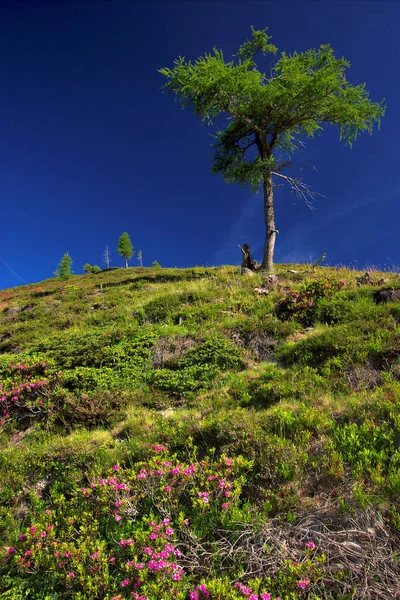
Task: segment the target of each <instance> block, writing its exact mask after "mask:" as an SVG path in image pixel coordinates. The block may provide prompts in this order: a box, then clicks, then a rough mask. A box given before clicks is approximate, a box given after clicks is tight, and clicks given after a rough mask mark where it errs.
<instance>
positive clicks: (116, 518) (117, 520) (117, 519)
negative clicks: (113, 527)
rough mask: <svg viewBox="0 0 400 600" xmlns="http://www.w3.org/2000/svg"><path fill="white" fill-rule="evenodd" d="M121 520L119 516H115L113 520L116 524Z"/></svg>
mask: <svg viewBox="0 0 400 600" xmlns="http://www.w3.org/2000/svg"><path fill="white" fill-rule="evenodd" d="M121 519H122V517H121V515H115V520H116V522H117V523H119V521H120V520H121Z"/></svg>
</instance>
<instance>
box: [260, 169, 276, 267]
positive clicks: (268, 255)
mask: <svg viewBox="0 0 400 600" xmlns="http://www.w3.org/2000/svg"><path fill="white" fill-rule="evenodd" d="M263 192H264V219H265V244H264V256H263V261H262V264H261V268H262V269H266V270H267V271H269V272H271V273H273V272H274V248H275V238H276V229H275V211H274V190H273V187H272V174H271V173H268V174H266V175H265V176H264V181H263Z"/></svg>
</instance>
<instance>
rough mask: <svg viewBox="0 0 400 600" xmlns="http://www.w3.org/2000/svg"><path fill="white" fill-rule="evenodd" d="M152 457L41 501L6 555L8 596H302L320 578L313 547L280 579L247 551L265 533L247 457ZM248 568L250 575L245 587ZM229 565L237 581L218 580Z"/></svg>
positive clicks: (160, 449)
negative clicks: (247, 491) (249, 499)
mask: <svg viewBox="0 0 400 600" xmlns="http://www.w3.org/2000/svg"><path fill="white" fill-rule="evenodd" d="M153 454H154V456H153V457H151V458H150V459H149V460H147V461H145V462H143V463H138V464H136V465H135V466H134V468H133V469H125V468H123V467H121V466H120V465H119V464H116V465H114V467H113V469H112V471H111V472H110V473H108V474H106V476H104V477H100V478H96V479H95V480H93V481H92V482H91V483H90V484H88V485H87V486H86V487H81V488H78V489H76V490H75V491H74V492H73V493H72V495H71V496H69V497H66V496H64V495H63V494H62V493H59V492H57V490H54V491H53V492H52V494H51V498H50V502H49V503H44V502H43V501H36V502H35V503H34V505H33V507H32V509H31V511H30V513H29V516H28V518H27V522H26V526H25V529H24V531H23V532H21V534H20V535H19V536H18V539H16V540H15V543H14V545H13V546H10V547H9V548H8V550H7V559H6V561H5V564H4V566H3V568H2V573H1V576H0V584H1V586H2V589H3V590H4V592H3V594H6V595H2V596H1V597H3V598H6V597H7V598H12V599H14V598H15V599H16V598H19V597H26V596H27V595H29V596H30V597H34V598H39V597H46V598H50V597H52V598H53V597H58V596H59V595H60V597H62V598H66V599H68V598H76V599H79V600H86V599H87V600H89V599H91V598H110V599H111V598H112V599H113V600H117V599H120V600H122V599H123V598H128V597H129V598H132V597H133V598H135V599H137V600H140V599H142V600H154V599H155V598H157V599H159V600H167V599H169V598H171V597H175V598H178V599H181V600H184V599H188V598H190V599H191V600H199V599H200V598H201V599H203V598H205V599H206V598H220V600H221V599H222V600H228V598H229V599H232V598H238V599H239V598H245V597H248V598H249V600H250V598H251V600H255V599H256V598H257V600H258V598H260V599H261V600H271V597H272V596H271V594H273V595H274V597H275V598H276V595H277V594H278V593H280V594H286V596H285V597H290V598H293V599H296V598H298V597H303V590H307V591H308V589H310V588H311V587H312V585H313V584H314V582H317V581H318V579H319V578H320V576H321V565H322V564H323V562H324V560H325V557H323V556H317V555H316V552H315V549H316V545H315V543H312V542H308V543H307V544H305V543H304V546H303V548H304V550H303V556H304V559H303V561H301V564H299V563H296V564H294V563H292V562H291V561H287V563H286V564H284V566H283V567H282V568H281V569H280V570H278V572H277V573H274V576H273V577H269V578H267V579H265V565H267V564H269V562H270V561H269V557H268V553H267V554H266V555H265V558H262V557H260V558H259V559H258V563H257V564H258V566H257V568H256V569H255V568H254V567H255V563H254V562H253V560H254V557H255V555H256V553H257V554H258V550H257V549H253V550H252V551H251V552H250V553H249V552H248V550H246V548H248V547H252V545H253V544H254V543H255V540H256V539H260V541H261V540H262V537H260V536H259V534H258V533H257V528H256V527H254V525H251V524H250V523H249V521H250V520H251V513H250V512H249V508H248V506H247V505H246V504H245V503H243V502H242V500H241V494H242V488H243V485H244V483H245V481H246V472H247V471H248V470H249V468H251V463H249V461H246V460H245V459H243V458H242V457H240V456H239V457H236V458H229V457H228V456H226V455H223V456H221V457H220V459H214V458H213V456H212V454H211V455H208V456H207V457H205V458H204V459H203V460H202V461H201V462H198V461H196V460H195V459H193V458H192V460H190V458H189V462H182V461H180V460H178V459H177V457H176V456H174V455H169V454H168V451H167V448H166V447H165V446H163V445H154V446H153ZM238 524H240V525H238ZM257 545H258V544H257ZM271 550H272V549H271ZM253 555H254V556H253ZM248 564H249V565H250V564H252V565H253V566H252V573H253V578H252V580H251V581H250V582H247V581H246V582H245V583H242V582H241V581H238V579H239V578H240V577H241V576H242V573H244V572H245V571H246V570H247V565H248ZM227 568H229V572H230V581H231V583H230V582H228V580H227V579H225V578H224V577H223V576H222V577H221V569H223V570H225V569H227ZM257 576H258V577H259V578H258V579H257ZM232 579H233V581H235V579H237V581H236V583H233V582H232ZM251 594H252V595H251ZM287 594H289V596H288V595H287Z"/></svg>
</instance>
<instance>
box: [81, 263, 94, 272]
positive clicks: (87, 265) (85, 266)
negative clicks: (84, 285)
mask: <svg viewBox="0 0 400 600" xmlns="http://www.w3.org/2000/svg"><path fill="white" fill-rule="evenodd" d="M83 270H84V271H85V273H91V272H92V265H89V263H86V264H85V265H83Z"/></svg>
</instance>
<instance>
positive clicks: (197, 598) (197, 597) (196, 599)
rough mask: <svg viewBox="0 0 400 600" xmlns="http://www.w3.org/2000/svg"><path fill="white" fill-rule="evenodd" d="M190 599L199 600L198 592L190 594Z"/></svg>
mask: <svg viewBox="0 0 400 600" xmlns="http://www.w3.org/2000/svg"><path fill="white" fill-rule="evenodd" d="M189 598H190V600H199V595H198V593H197V592H190V593H189Z"/></svg>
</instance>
